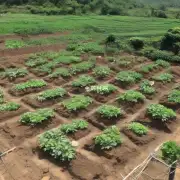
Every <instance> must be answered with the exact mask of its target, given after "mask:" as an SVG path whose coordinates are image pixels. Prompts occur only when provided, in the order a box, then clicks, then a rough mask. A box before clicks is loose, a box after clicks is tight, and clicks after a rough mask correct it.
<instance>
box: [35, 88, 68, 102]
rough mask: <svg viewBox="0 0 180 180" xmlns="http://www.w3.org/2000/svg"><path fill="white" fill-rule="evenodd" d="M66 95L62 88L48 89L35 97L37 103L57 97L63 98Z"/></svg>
mask: <svg viewBox="0 0 180 180" xmlns="http://www.w3.org/2000/svg"><path fill="white" fill-rule="evenodd" d="M65 94H67V92H66V90H65V89H63V88H56V89H49V90H46V91H44V92H42V93H40V94H39V95H38V96H37V100H38V101H46V100H51V99H56V98H58V97H63V96H64V95H65Z"/></svg>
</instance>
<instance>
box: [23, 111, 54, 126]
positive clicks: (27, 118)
mask: <svg viewBox="0 0 180 180" xmlns="http://www.w3.org/2000/svg"><path fill="white" fill-rule="evenodd" d="M54 116H55V114H54V111H53V110H52V109H49V108H44V109H38V110H37V111H35V112H27V113H24V114H23V115H21V118H20V122H21V123H24V124H28V125H33V126H34V125H36V124H40V123H42V122H43V121H47V120H50V119H51V118H53V117H54Z"/></svg>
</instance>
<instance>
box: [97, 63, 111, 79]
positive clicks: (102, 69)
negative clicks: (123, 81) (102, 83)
mask: <svg viewBox="0 0 180 180" xmlns="http://www.w3.org/2000/svg"><path fill="white" fill-rule="evenodd" d="M110 73H111V69H110V68H109V67H108V66H97V67H95V68H94V69H93V74H94V75H95V76H96V77H98V78H104V77H107V76H109V75H110Z"/></svg>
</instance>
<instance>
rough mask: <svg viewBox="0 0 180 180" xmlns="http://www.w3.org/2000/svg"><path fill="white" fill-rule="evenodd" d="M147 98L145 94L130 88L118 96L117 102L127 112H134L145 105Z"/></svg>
mask: <svg viewBox="0 0 180 180" xmlns="http://www.w3.org/2000/svg"><path fill="white" fill-rule="evenodd" d="M145 99H146V98H145V96H144V95H143V94H142V93H141V92H138V91H135V90H128V91H126V92H125V93H123V94H120V95H119V96H118V97H117V102H118V103H119V104H120V105H121V106H122V107H123V109H125V111H126V112H129V113H134V112H136V110H137V109H139V108H141V107H142V106H143V104H144V101H145Z"/></svg>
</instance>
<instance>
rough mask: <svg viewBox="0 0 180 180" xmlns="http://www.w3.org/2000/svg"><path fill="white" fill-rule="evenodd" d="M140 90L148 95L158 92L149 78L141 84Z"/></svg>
mask: <svg viewBox="0 0 180 180" xmlns="http://www.w3.org/2000/svg"><path fill="white" fill-rule="evenodd" d="M139 90H140V91H141V92H142V93H143V94H147V95H152V94H154V93H155V92H156V90H155V88H154V87H152V86H151V82H150V81H148V80H144V81H143V82H142V83H141V84H140V88H139Z"/></svg>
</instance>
